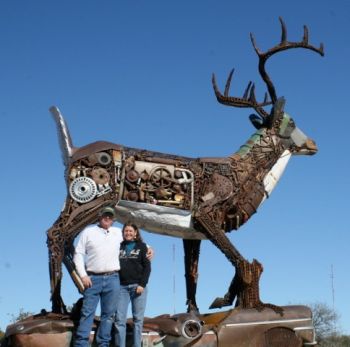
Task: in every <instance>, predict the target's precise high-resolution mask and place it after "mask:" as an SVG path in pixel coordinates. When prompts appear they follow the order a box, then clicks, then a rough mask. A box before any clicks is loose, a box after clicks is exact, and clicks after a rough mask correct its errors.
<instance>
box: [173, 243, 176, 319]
mask: <svg viewBox="0 0 350 347" xmlns="http://www.w3.org/2000/svg"><path fill="white" fill-rule="evenodd" d="M175 274H176V262H175V243H173V300H174V314H176V308H175V307H176V276H175Z"/></svg>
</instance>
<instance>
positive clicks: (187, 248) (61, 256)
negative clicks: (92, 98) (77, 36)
mask: <svg viewBox="0 0 350 347" xmlns="http://www.w3.org/2000/svg"><path fill="white" fill-rule="evenodd" d="M280 22H281V26H282V37H281V42H280V43H279V44H278V45H276V46H275V47H273V48H271V49H269V50H267V51H266V52H261V51H260V50H259V49H258V48H257V46H256V43H255V40H254V38H253V36H252V35H251V41H252V44H253V47H254V49H255V51H256V53H257V55H258V58H259V72H260V75H261V77H262V79H263V81H264V82H265V84H266V86H267V90H268V94H269V98H268V97H267V94H265V99H264V100H263V101H262V102H258V101H257V100H256V97H255V91H254V84H252V83H251V82H250V83H249V84H248V87H247V89H246V91H245V93H244V95H243V97H233V96H230V95H229V89H230V83H231V79H232V75H233V70H232V71H231V73H230V74H229V77H228V80H227V83H226V87H225V90H224V93H223V94H222V93H221V92H220V90H219V88H218V86H217V83H216V81H215V76H214V75H213V79H212V83H213V87H214V91H215V95H216V97H217V100H218V101H219V102H220V103H222V104H224V105H228V106H234V107H243V108H252V109H254V110H255V111H256V113H257V115H251V116H250V120H251V122H252V123H253V125H254V126H255V127H256V128H257V131H256V132H255V133H254V134H253V135H252V136H251V137H250V138H249V139H248V141H247V142H246V143H245V144H244V145H243V146H241V147H240V149H239V150H238V151H237V152H235V153H233V154H231V155H229V156H228V157H226V158H186V157H182V156H177V155H169V154H163V153H158V152H152V151H148V150H144V149H134V148H129V147H124V146H122V145H118V144H114V143H109V142H103V141H99V142H95V143H92V144H89V145H86V146H84V147H80V148H77V147H74V146H73V144H72V140H71V137H70V135H69V131H68V128H67V126H66V123H65V121H64V119H63V117H62V115H61V113H60V112H59V110H58V109H57V108H56V107H51V108H50V111H51V112H52V114H53V116H54V118H55V120H56V124H57V128H58V131H59V138H60V143H61V149H62V151H63V159H64V163H65V167H66V170H65V178H66V182H67V188H68V196H67V198H66V202H65V206H64V208H63V210H62V212H61V214H60V216H59V217H58V219H57V221H56V222H55V223H54V224H53V226H52V227H51V228H50V229H49V230H48V232H47V243H48V248H49V267H50V279H51V294H52V297H51V299H52V310H53V311H54V312H57V313H65V311H66V309H65V306H64V303H63V300H62V298H61V294H60V289H61V277H62V272H61V267H62V266H61V265H62V262H64V264H65V265H66V267H67V268H68V270H69V273H70V275H71V277H72V279H73V281H74V283H75V284H76V286H77V287H78V289H79V290H80V291H82V290H83V287H82V283H81V281H80V279H79V276H78V275H77V274H76V272H75V270H74V265H73V263H72V246H73V241H74V239H75V237H76V236H77V235H78V234H79V232H80V231H81V230H82V228H84V227H85V226H86V225H87V224H89V223H94V222H96V221H97V219H98V212H99V210H100V209H101V207H103V206H107V205H108V206H114V207H115V208H116V210H117V213H118V221H119V222H121V223H124V222H126V221H127V220H133V221H134V222H135V223H137V224H138V225H139V226H140V227H141V228H142V229H145V230H147V231H150V232H154V233H159V234H163V235H171V236H175V237H180V238H182V239H183V244H184V252H185V277H186V290H187V305H188V310H189V311H196V310H198V307H197V303H196V287H197V276H198V259H199V250H200V243H201V240H203V239H208V240H210V241H211V242H212V243H213V244H214V245H215V246H216V247H217V248H219V250H220V251H221V252H222V253H224V255H225V256H226V258H227V259H228V260H229V261H230V262H231V263H232V265H233V266H234V267H235V276H234V278H233V280H232V282H231V284H230V286H229V289H228V292H227V293H226V294H225V295H224V296H223V297H221V298H216V299H215V300H214V302H213V303H212V305H211V307H216V308H218V307H222V306H225V305H232V304H233V302H234V300H235V299H236V306H237V305H239V306H240V307H243V308H257V309H262V308H263V307H265V306H269V307H272V308H274V309H275V310H277V311H278V307H276V306H274V305H271V304H264V303H262V302H261V301H260V297H259V278H260V275H261V273H262V265H261V264H260V263H259V262H258V261H257V260H255V259H254V260H253V261H252V262H249V261H248V260H247V259H245V258H244V257H243V256H242V255H241V254H240V253H239V251H238V250H237V249H236V248H235V247H234V245H233V244H232V243H231V242H230V240H229V239H228V238H227V236H226V234H225V233H226V232H229V231H231V230H236V229H238V228H239V227H240V226H241V225H242V224H244V223H245V222H247V220H248V219H249V218H250V217H251V216H252V215H253V214H254V213H255V212H256V211H257V209H258V207H259V206H260V204H261V203H262V202H263V201H264V199H265V198H266V197H268V196H269V195H270V193H271V192H272V190H273V188H274V187H275V185H276V184H277V182H278V180H279V178H280V176H281V175H282V173H283V170H284V168H285V167H286V165H287V163H288V161H289V159H290V157H291V156H292V155H297V154H303V155H312V154H315V153H316V152H317V147H316V144H315V143H314V141H313V140H311V139H310V138H308V137H307V136H305V135H304V134H303V133H302V132H301V131H300V130H299V129H298V128H297V127H296V125H295V123H294V120H293V119H292V118H291V117H290V116H289V115H288V114H287V113H285V112H284V104H285V101H284V99H283V98H281V97H277V93H276V89H275V87H274V85H273V83H272V81H271V79H270V77H269V75H268V74H267V72H266V70H265V63H266V61H267V60H268V59H269V58H270V57H271V56H272V55H274V54H276V53H278V52H281V51H284V50H288V49H293V48H305V49H309V50H311V51H314V52H316V53H318V54H320V55H321V56H323V55H324V53H323V45H322V44H321V45H320V47H319V48H316V47H314V46H312V45H310V44H309V42H308V29H307V27H306V26H305V27H304V37H303V39H302V41H300V42H291V41H288V40H287V31H286V27H285V24H284V22H283V21H282V19H280ZM266 107H269V108H270V112H268V111H266V110H265V108H266Z"/></svg>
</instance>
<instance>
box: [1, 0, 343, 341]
mask: <svg viewBox="0 0 350 347" xmlns="http://www.w3.org/2000/svg"><path fill="white" fill-rule="evenodd" d="M278 16H282V17H283V18H284V20H285V22H286V24H287V27H288V34H289V39H290V40H300V39H301V37H302V25H303V24H307V25H308V26H309V29H310V41H311V42H312V43H313V44H315V45H318V44H319V43H320V42H323V43H324V45H325V53H326V55H325V57H324V58H321V57H320V56H318V55H316V54H314V53H312V52H310V51H305V50H294V51H289V52H284V53H281V54H279V55H278V56H276V57H273V58H272V59H271V60H270V61H269V62H268V63H267V69H268V71H269V72H270V74H271V77H272V79H273V81H274V83H275V86H276V89H277V93H278V95H283V96H285V98H286V100H287V104H286V110H287V112H288V113H289V114H291V115H292V116H293V118H294V119H295V121H296V123H297V125H298V126H299V128H301V129H302V130H303V131H304V132H305V133H307V134H308V135H309V136H310V137H312V138H313V139H314V140H315V141H316V142H317V144H318V146H319V153H318V154H317V155H316V156H314V157H294V158H292V160H291V162H290V164H289V166H288V168H287V170H286V172H285V174H284V176H283V177H282V179H281V181H280V183H279V185H278V186H277V188H276V190H275V191H274V192H273V194H272V196H271V197H270V199H269V200H267V201H266V202H265V203H264V205H263V206H262V207H261V208H260V209H259V211H258V213H257V214H256V215H254V216H253V217H252V219H251V220H250V221H249V222H248V223H247V224H246V225H245V226H243V227H242V228H241V229H240V230H239V231H237V232H232V233H231V234H230V236H229V237H230V239H231V240H232V242H233V243H234V244H235V245H236V247H237V248H238V249H239V250H240V251H241V253H242V254H243V255H244V256H245V257H246V258H248V259H250V260H252V259H253V258H257V259H258V260H259V261H260V262H262V263H263V264H264V269H265V270H264V273H263V275H262V279H261V298H262V300H263V301H266V302H272V303H274V304H277V305H286V304H299V303H305V304H307V303H314V302H324V303H326V304H328V305H329V306H331V307H332V306H333V302H334V306H335V309H336V310H337V311H338V312H339V314H340V315H341V319H340V324H341V326H340V328H341V329H342V330H343V332H345V333H348V334H349V333H350V307H349V306H350V301H349V293H350V274H349V265H350V252H349V244H350V242H349V221H348V217H349V214H350V209H349V195H350V189H349V172H348V171H349V153H348V148H349V144H348V138H349V130H348V129H349V125H350V115H349V109H348V100H349V87H348V86H349V80H350V73H349V62H350V24H349V23H350V22H349V19H350V3H349V2H348V1H346V0H343V1H341V0H332V1H331V0H324V1H318V0H317V1H316V0H310V1H301V0H296V1H288V2H286V1H280V0H279V1H277V0H276V1H260V0H252V1H248V2H243V1H242V2H237V1H229V0H222V1H213V0H211V1H209V0H201V1H182V0H177V1H164V0H162V1H160V0H152V1H141V0H139V1H117V0H114V1H112V0H103V1H91V0H84V1H82V0H75V1H67V0H61V1H50V0H45V1H44V0H41V1H39V0H32V1H25V0H22V1H19V0H11V1H1V2H0V47H1V50H0V52H1V54H0V116H1V139H0V141H1V146H0V148H1V158H2V166H1V167H2V168H1V170H0V175H1V182H2V185H1V187H2V189H1V190H2V191H1V193H2V194H1V195H2V198H3V199H2V205H1V218H0V230H1V252H0V278H1V286H0V328H2V329H5V328H6V326H7V324H8V323H9V320H10V318H11V315H12V314H14V315H16V314H17V313H18V312H19V309H20V308H23V309H24V310H25V311H31V312H35V313H37V312H39V311H40V309H41V308H46V309H48V310H49V309H50V307H51V305H50V301H49V296H50V289H49V274H48V255H47V248H46V234H45V232H46V230H47V229H48V228H49V227H50V226H51V225H52V223H53V222H54V221H55V219H56V218H57V217H58V215H59V212H60V209H61V207H62V205H63V202H64V199H65V195H66V187H65V182H64V176H63V170H64V167H63V164H62V161H61V154H60V150H59V146H58V141H57V137H56V129H55V126H54V122H53V120H52V119H51V116H50V114H49V111H48V108H49V107H50V106H51V105H57V106H58V107H59V108H60V109H61V111H62V113H63V114H64V116H65V118H66V120H67V122H68V124H69V127H70V130H71V134H72V137H73V141H74V144H75V145H76V146H83V145H85V144H88V143H90V142H93V141H96V140H107V141H111V142H115V143H119V144H124V145H127V146H131V147H137V148H147V149H150V150H155V151H161V152H165V153H173V154H179V155H183V156H190V157H200V156H218V157H222V156H227V155H229V154H231V153H232V152H234V151H236V150H237V149H238V148H239V146H240V145H241V144H243V143H244V142H245V140H247V139H248V137H249V136H250V135H251V134H252V133H253V132H254V129H253V127H252V125H251V124H250V122H249V120H248V116H249V114H250V111H249V110H244V109H234V108H229V107H224V106H222V105H220V104H218V103H217V102H216V99H215V97H214V93H213V91H212V86H211V81H210V79H211V74H212V72H215V73H216V75H217V79H218V82H219V84H220V86H223V85H224V81H225V79H226V76H227V74H228V72H229V71H230V69H231V68H233V67H235V69H236V74H235V79H234V81H233V83H232V94H233V95H236V96H240V95H242V93H243V90H244V88H245V87H246V84H247V82H248V81H249V80H254V81H255V82H256V84H257V91H256V93H257V96H258V98H262V97H263V94H264V92H265V86H264V84H263V83H261V80H260V77H259V74H258V71H257V57H256V54H255V52H254V50H253V48H252V46H251V43H250V39H249V33H250V32H253V33H254V34H255V37H256V40H257V43H258V46H259V47H260V48H261V49H263V50H265V49H267V48H269V47H271V46H273V45H275V44H276V43H277V42H278V40H279V38H280V24H279V21H278ZM143 234H144V238H145V239H146V241H147V242H148V243H149V244H151V245H152V246H153V247H154V249H155V251H156V257H155V259H154V260H153V263H152V265H153V271H152V277H151V283H150V292H149V293H150V294H149V301H148V308H147V312H146V314H147V315H148V316H153V315H157V314H161V313H173V312H174V311H176V312H182V311H184V310H185V292H184V287H185V286H184V276H183V275H184V271H183V251H182V241H181V240H179V239H173V238H170V237H161V236H158V235H152V234H149V233H146V232H144V233H143ZM332 266H333V275H334V279H333V287H334V292H332V280H331V268H332ZM199 271H200V277H199V287H198V302H199V306H200V309H201V311H202V312H208V306H209V305H210V303H211V302H212V300H213V299H214V298H215V297H216V296H221V295H223V294H224V293H225V292H226V289H227V286H228V284H229V282H230V280H231V278H232V276H233V273H234V271H233V268H232V267H231V266H230V265H229V263H228V262H227V260H226V259H225V257H224V256H223V255H222V254H221V253H220V252H219V251H218V250H217V249H216V248H215V247H214V246H212V245H211V244H210V243H209V242H208V241H206V242H203V245H202V250H201V259H200V268H199ZM333 294H334V296H333ZM63 295H64V299H65V301H66V303H67V304H69V305H71V304H72V303H74V302H75V301H76V300H77V299H78V297H79V295H78V293H77V291H76V290H75V287H74V286H73V285H72V283H71V280H70V278H69V276H68V275H67V274H65V276H64V281H63ZM333 299H334V300H333Z"/></svg>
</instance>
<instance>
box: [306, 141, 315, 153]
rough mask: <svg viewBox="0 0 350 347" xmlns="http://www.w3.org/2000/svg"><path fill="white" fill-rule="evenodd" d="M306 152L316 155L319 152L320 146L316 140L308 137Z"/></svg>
mask: <svg viewBox="0 0 350 347" xmlns="http://www.w3.org/2000/svg"><path fill="white" fill-rule="evenodd" d="M305 147H306V153H305V154H307V155H314V154H316V153H317V151H318V148H317V145H316V143H315V141H314V140H311V139H307V140H306V142H305Z"/></svg>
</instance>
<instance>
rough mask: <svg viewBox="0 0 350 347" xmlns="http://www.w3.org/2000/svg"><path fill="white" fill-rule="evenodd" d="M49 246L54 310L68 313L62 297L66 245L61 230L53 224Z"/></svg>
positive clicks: (48, 235) (49, 235)
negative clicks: (63, 261) (60, 233)
mask: <svg viewBox="0 0 350 347" xmlns="http://www.w3.org/2000/svg"><path fill="white" fill-rule="evenodd" d="M47 244H48V248H49V271H50V286H51V302H52V312H54V313H61V314H66V313H67V309H66V306H65V304H64V302H63V300H62V297H61V281H62V259H63V253H64V247H63V242H62V238H61V237H60V235H59V231H58V230H57V229H56V228H55V227H54V226H53V227H51V228H50V229H49V230H48V232H47Z"/></svg>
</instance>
